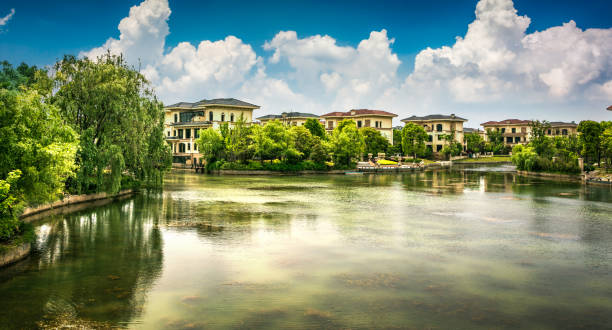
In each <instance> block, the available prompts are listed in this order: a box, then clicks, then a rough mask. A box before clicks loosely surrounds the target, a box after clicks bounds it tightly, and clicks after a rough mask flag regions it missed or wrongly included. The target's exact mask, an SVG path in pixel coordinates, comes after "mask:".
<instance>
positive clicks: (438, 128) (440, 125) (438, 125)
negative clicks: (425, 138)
mask: <svg viewBox="0 0 612 330" xmlns="http://www.w3.org/2000/svg"><path fill="white" fill-rule="evenodd" d="M436 131H438V132H442V124H437V125H436Z"/></svg>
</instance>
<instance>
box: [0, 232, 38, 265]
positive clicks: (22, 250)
mask: <svg viewBox="0 0 612 330" xmlns="http://www.w3.org/2000/svg"><path fill="white" fill-rule="evenodd" d="M22 226H24V228H23V231H24V232H23V233H22V234H21V235H19V236H17V237H15V238H13V239H12V240H10V241H9V242H4V243H0V268H2V267H4V266H8V265H11V264H14V263H16V262H17V261H19V260H21V259H24V258H25V257H27V256H28V255H29V254H30V253H31V252H32V244H33V243H34V241H35V239H36V235H35V234H34V228H33V227H32V225H29V224H22Z"/></svg>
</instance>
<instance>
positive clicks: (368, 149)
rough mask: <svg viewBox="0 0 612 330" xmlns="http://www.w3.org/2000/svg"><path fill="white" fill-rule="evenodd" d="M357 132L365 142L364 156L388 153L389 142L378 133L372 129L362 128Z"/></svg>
mask: <svg viewBox="0 0 612 330" xmlns="http://www.w3.org/2000/svg"><path fill="white" fill-rule="evenodd" d="M359 130H360V133H361V135H362V136H363V140H364V142H365V153H366V154H372V155H377V154H378V153H379V152H384V153H386V152H388V149H389V140H387V138H386V137H384V136H382V134H380V132H379V131H377V130H375V129H374V128H372V127H363V128H360V129H359Z"/></svg>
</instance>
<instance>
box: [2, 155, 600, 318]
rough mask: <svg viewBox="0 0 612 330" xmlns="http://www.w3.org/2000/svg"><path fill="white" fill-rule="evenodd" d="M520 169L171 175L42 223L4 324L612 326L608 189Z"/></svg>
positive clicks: (9, 295)
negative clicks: (151, 187) (154, 186)
mask: <svg viewBox="0 0 612 330" xmlns="http://www.w3.org/2000/svg"><path fill="white" fill-rule="evenodd" d="M508 169H509V168H508V167H486V168H483V167H477V168H464V169H453V170H448V169H445V170H433V171H426V172H418V173H410V174H403V175H362V176H342V175H337V176H332V175H330V176H282V177H263V176H262V177H239V176H206V175H196V174H192V173H172V174H169V175H168V176H167V178H166V184H165V188H164V191H163V192H158V193H147V194H142V195H139V196H136V197H133V198H130V199H126V200H122V201H117V202H113V203H111V204H107V205H104V206H99V207H96V208H93V209H88V210H85V211H79V212H77V213H73V214H70V215H56V216H50V217H48V218H46V219H43V220H41V221H39V222H37V223H36V225H37V231H38V234H39V237H38V243H37V251H36V253H35V254H34V255H33V256H31V257H29V258H28V259H26V260H24V261H22V262H20V263H18V264H16V265H14V266H11V267H9V268H5V269H0V328H32V327H37V326H38V327H58V326H69V325H70V326H81V327H86V328H92V327H94V328H96V327H113V326H119V327H130V328H147V329H149V328H155V329H166V328H167V329H177V328H185V329H194V328H195V329H199V328H281V327H282V328H355V329H359V328H453V329H474V328H517V327H523V328H537V329H547V328H550V329H555V328H576V327H585V328H606V327H607V328H610V327H611V326H612V190H611V189H610V188H609V187H595V186H582V185H579V184H576V183H565V182H555V181H545V180H540V179H533V178H524V177H518V176H516V175H514V174H513V173H511V172H507V170H508Z"/></svg>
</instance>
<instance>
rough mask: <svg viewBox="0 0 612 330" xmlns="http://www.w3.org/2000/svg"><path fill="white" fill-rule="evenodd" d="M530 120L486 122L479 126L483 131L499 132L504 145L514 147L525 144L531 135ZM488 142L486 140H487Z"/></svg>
mask: <svg viewBox="0 0 612 330" xmlns="http://www.w3.org/2000/svg"><path fill="white" fill-rule="evenodd" d="M530 124H531V121H530V120H520V119H506V120H502V121H488V122H486V123H482V124H480V125H481V126H482V127H484V129H485V131H488V130H491V131H499V132H501V134H502V137H503V138H504V144H506V145H510V146H514V145H516V144H525V143H527V142H528V141H529V135H530V134H531V126H529V125H530ZM487 141H488V139H487Z"/></svg>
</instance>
